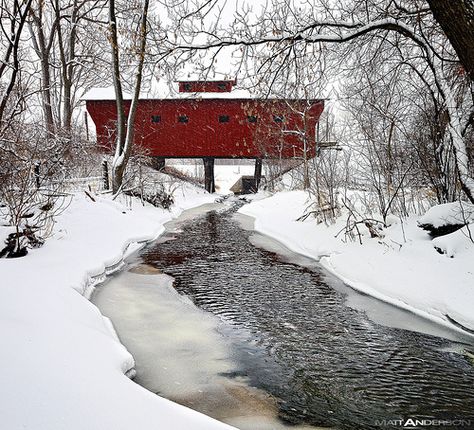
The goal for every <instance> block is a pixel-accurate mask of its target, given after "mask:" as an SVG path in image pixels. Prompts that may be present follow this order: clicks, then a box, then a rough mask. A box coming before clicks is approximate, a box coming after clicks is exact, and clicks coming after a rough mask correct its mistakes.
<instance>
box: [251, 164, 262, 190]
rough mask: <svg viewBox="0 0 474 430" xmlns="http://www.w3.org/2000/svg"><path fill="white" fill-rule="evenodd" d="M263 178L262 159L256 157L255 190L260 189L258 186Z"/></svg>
mask: <svg viewBox="0 0 474 430" xmlns="http://www.w3.org/2000/svg"><path fill="white" fill-rule="evenodd" d="M261 180H262V159H261V158H256V159H255V172H254V174H253V181H254V190H255V191H254V192H257V191H258V187H259V186H260V181H261Z"/></svg>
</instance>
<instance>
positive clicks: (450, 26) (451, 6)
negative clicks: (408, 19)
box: [428, 0, 474, 81]
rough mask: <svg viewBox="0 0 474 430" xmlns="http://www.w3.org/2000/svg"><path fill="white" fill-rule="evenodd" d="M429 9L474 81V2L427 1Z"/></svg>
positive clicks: (462, 0)
mask: <svg viewBox="0 0 474 430" xmlns="http://www.w3.org/2000/svg"><path fill="white" fill-rule="evenodd" d="M428 3H429V5H430V9H431V11H432V12H433V15H434V17H435V19H436V21H438V23H439V25H440V26H441V28H442V29H443V31H444V32H445V34H446V36H447V37H448V39H449V41H450V42H451V45H453V48H454V50H455V51H456V53H457V54H458V57H459V60H460V61H461V64H462V65H463V67H464V69H465V70H466V72H467V74H468V75H469V77H470V78H471V80H472V81H474V0H451V1H446V0H428Z"/></svg>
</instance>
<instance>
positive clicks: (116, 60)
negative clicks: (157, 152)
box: [109, 0, 149, 193]
mask: <svg viewBox="0 0 474 430" xmlns="http://www.w3.org/2000/svg"><path fill="white" fill-rule="evenodd" d="M148 7H149V0H144V2H143V7H142V9H141V11H140V20H139V26H138V32H137V38H136V40H137V46H136V51H135V54H136V57H137V68H136V72H135V75H134V90H133V96H132V100H131V103H130V107H129V110H128V114H127V113H126V111H125V102H124V97H123V89H122V88H123V82H122V74H121V70H120V47H119V39H118V31H117V26H118V24H117V15H116V6H115V0H109V30H110V44H111V48H112V61H113V82H114V89H115V100H116V106H117V129H116V146H115V155H114V161H113V166H112V190H113V192H114V193H117V192H118V191H119V190H120V187H121V186H122V181H123V176H124V173H125V169H126V167H127V163H128V160H129V158H130V154H131V151H132V143H133V135H134V121H135V114H136V109H137V104H138V99H139V96H140V90H141V84H142V77H143V65H144V61H145V50H146V43H147V19H148Z"/></svg>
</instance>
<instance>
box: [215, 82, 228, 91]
mask: <svg viewBox="0 0 474 430" xmlns="http://www.w3.org/2000/svg"><path fill="white" fill-rule="evenodd" d="M217 88H218V89H219V90H221V91H224V90H226V89H227V85H226V84H224V83H222V82H221V83H219V84H217Z"/></svg>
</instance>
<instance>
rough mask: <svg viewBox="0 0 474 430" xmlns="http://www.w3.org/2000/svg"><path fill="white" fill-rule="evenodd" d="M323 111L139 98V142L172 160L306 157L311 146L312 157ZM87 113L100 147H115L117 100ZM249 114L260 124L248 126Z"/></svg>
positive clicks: (262, 103) (96, 103)
mask: <svg viewBox="0 0 474 430" xmlns="http://www.w3.org/2000/svg"><path fill="white" fill-rule="evenodd" d="M213 84H214V83H213ZM323 108H324V102H323V101H322V100H312V101H307V100H305V101H303V100H300V101H291V100H280V99H275V100H252V99H162V100H161V99H153V100H151V99H150V100H140V102H139V105H138V109H137V116H136V119H135V144H139V145H142V146H143V147H145V148H146V149H147V150H148V154H149V155H153V156H159V157H170V158H180V157H181V158H192V157H215V158H265V157H270V158H273V157H282V158H291V157H302V156H303V155H304V147H305V145H306V156H307V157H309V158H311V157H314V156H315V153H316V141H315V130H316V124H317V121H318V119H319V116H320V115H321V113H322V111H323ZM127 109H128V105H127ZM87 110H88V112H89V114H90V115H91V117H92V119H93V121H94V123H95V125H96V129H97V141H98V144H99V145H100V146H102V147H104V148H106V149H109V150H110V149H112V148H113V146H114V138H115V136H114V123H115V121H116V107H115V101H114V100H88V101H87ZM300 112H304V115H301V114H300ZM249 116H252V117H256V122H249V119H248V117H249ZM180 117H181V118H182V119H181V121H182V122H180V119H179V118H180ZM220 117H222V118H220ZM226 117H228V118H226ZM186 118H187V122H185V119H186ZM280 118H281V119H282V122H278V121H279V119H280ZM301 133H303V134H304V136H305V138H302V137H301Z"/></svg>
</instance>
